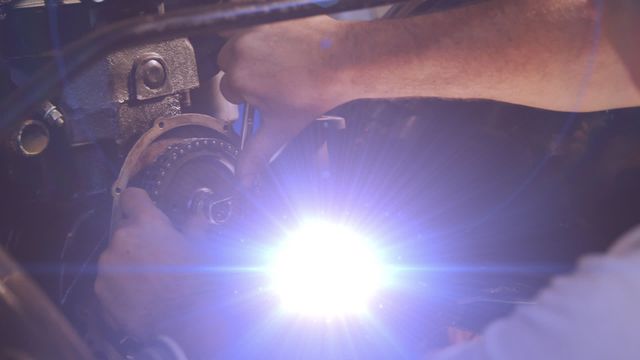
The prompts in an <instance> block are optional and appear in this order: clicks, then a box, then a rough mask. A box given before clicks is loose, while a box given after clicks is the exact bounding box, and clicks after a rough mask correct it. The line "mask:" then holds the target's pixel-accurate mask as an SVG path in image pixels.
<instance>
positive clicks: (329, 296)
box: [269, 221, 385, 317]
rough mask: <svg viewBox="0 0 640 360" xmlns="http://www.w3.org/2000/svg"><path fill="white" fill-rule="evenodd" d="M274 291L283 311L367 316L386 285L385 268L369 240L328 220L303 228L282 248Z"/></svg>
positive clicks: (274, 272) (275, 259)
mask: <svg viewBox="0 0 640 360" xmlns="http://www.w3.org/2000/svg"><path fill="white" fill-rule="evenodd" d="M272 260H273V262H272V264H271V266H270V269H269V270H270V277H271V286H272V288H271V289H272V290H273V291H274V292H275V294H276V295H277V296H278V297H279V299H280V301H281V305H282V308H283V310H285V311H286V312H292V313H296V314H299V315H309V316H318V317H334V316H342V315H353V314H362V313H366V311H367V307H368V304H369V301H370V300H371V298H372V297H373V295H375V293H376V292H377V291H378V290H380V288H381V287H382V285H383V284H384V282H385V274H384V267H383V265H382V264H381V262H380V259H379V257H378V254H377V253H376V251H375V250H374V249H373V248H372V244H370V243H369V242H368V241H367V239H365V238H364V237H362V236H361V235H359V234H357V233H356V232H354V231H352V230H350V229H348V228H346V227H344V226H340V225H336V224H332V223H329V222H325V221H313V222H307V223H305V224H303V225H302V226H301V227H300V228H299V229H298V230H297V231H295V232H293V233H291V234H290V236H289V237H288V238H287V239H286V240H285V241H284V242H283V243H282V244H281V246H280V247H279V248H278V249H277V250H276V252H275V254H274V257H273V259H272Z"/></svg>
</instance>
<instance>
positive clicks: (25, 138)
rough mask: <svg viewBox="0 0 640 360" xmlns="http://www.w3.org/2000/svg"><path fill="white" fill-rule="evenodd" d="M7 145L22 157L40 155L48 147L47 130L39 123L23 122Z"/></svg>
mask: <svg viewBox="0 0 640 360" xmlns="http://www.w3.org/2000/svg"><path fill="white" fill-rule="evenodd" d="M9 144H11V147H12V148H13V150H14V151H16V152H17V153H18V154H20V155H22V156H27V157H31V156H37V155H40V154H42V152H43V151H45V150H46V149H47V146H49V130H48V129H47V126H46V125H45V124H44V123H42V122H40V121H36V120H31V119H29V120H25V121H23V122H22V123H20V124H19V126H17V127H16V128H15V130H14V132H13V135H12V137H11V139H10V141H9Z"/></svg>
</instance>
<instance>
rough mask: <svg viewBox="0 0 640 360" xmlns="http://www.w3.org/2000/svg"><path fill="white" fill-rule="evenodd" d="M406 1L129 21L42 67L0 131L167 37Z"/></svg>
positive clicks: (300, 4)
mask: <svg viewBox="0 0 640 360" xmlns="http://www.w3.org/2000/svg"><path fill="white" fill-rule="evenodd" d="M401 1H402V0H327V1H318V0H276V1H268V2H264V1H261V2H256V1H254V2H240V3H225V4H219V5H206V6H198V7H194V8H191V9H185V10H181V11H176V12H172V13H168V14H165V15H148V16H142V17H136V18H132V19H128V20H125V21H122V22H119V23H116V24H113V25H111V26H107V27H105V28H103V29H100V30H98V31H96V32H94V33H92V34H90V35H88V36H86V37H84V38H83V39H81V40H79V41H77V42H75V43H73V44H71V45H69V46H68V47H67V48H66V49H65V51H64V52H63V53H62V54H59V55H58V58H57V59H56V63H58V64H64V66H63V67H56V65H55V64H54V63H51V64H49V65H48V66H45V67H44V68H43V69H41V70H40V71H39V72H38V73H37V74H36V75H35V76H34V77H33V78H32V79H31V80H30V81H29V83H28V85H26V86H24V87H22V88H21V89H19V90H18V91H16V92H14V93H13V94H12V95H11V96H9V97H8V98H6V99H5V100H4V101H3V102H2V103H1V104H0V114H2V117H1V118H0V128H5V127H6V126H7V125H10V124H12V123H15V122H16V121H19V120H20V119H21V118H22V117H23V116H26V115H27V114H29V112H30V111H31V110H32V106H33V105H34V104H38V103H40V102H42V101H44V100H45V99H47V98H48V97H49V96H50V95H51V94H52V93H53V91H54V90H55V89H56V88H57V87H58V86H59V85H60V84H62V82H63V81H68V80H69V79H70V78H72V77H73V76H75V75H76V74H78V73H79V72H81V71H82V70H83V69H84V68H86V67H87V66H89V65H91V64H92V63H93V62H95V61H96V60H98V59H100V58H102V57H104V56H106V55H107V54H109V53H110V52H112V51H114V50H117V49H121V48H125V47H129V46H133V45H137V44H140V43H145V42H149V41H158V40H164V39H168V38H175V37H182V36H191V35H196V34H199V33H204V32H212V33H213V32H220V31H225V30H234V29H238V28H243V27H248V26H254V25H260V24H266V23H271V22H276V21H282V20H290V19H296V18H302V17H307V16H313V15H320V14H329V13H335V12H340V11H347V10H355V9H360V8H366V7H373V6H379V5H386V4H392V3H397V2H401Z"/></svg>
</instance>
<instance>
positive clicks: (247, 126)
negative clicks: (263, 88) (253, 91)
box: [240, 103, 256, 150]
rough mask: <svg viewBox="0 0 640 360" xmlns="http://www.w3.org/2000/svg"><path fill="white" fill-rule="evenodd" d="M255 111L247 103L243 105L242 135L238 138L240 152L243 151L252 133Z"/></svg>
mask: <svg viewBox="0 0 640 360" xmlns="http://www.w3.org/2000/svg"><path fill="white" fill-rule="evenodd" d="M255 113H256V112H255V109H254V108H253V106H251V105H250V104H249V103H247V104H245V107H244V113H243V114H242V134H241V136H240V150H244V146H245V145H246V143H247V140H248V139H249V137H250V136H251V133H253V125H254V118H255V115H256V114H255Z"/></svg>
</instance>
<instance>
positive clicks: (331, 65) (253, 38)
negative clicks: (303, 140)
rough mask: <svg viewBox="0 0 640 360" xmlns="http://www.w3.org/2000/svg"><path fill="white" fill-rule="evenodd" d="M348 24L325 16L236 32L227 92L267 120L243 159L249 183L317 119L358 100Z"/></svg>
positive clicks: (227, 65)
mask: <svg viewBox="0 0 640 360" xmlns="http://www.w3.org/2000/svg"><path fill="white" fill-rule="evenodd" d="M349 26H350V23H346V22H338V21H336V20H333V19H331V18H329V17H326V16H318V17H313V18H308V19H303V20H295V21H288V22H283V23H276V24H270V25H264V26H259V27H255V28H252V29H250V30H247V31H244V32H241V33H238V34H236V35H234V36H233V37H231V39H230V40H229V41H228V42H227V44H225V46H224V47H223V48H222V50H221V52H220V54H219V57H218V62H219V65H220V68H221V69H222V70H223V71H224V72H225V76H224V77H223V79H222V84H221V89H222V93H223V94H224V95H225V97H226V98H227V99H229V100H230V101H232V102H235V103H239V102H242V101H246V102H248V103H250V104H252V105H254V106H256V107H258V109H260V111H261V112H262V114H263V119H264V122H263V124H262V126H261V128H260V130H259V131H258V133H257V135H256V136H255V138H253V139H251V141H250V142H249V143H248V144H247V148H246V150H245V151H244V152H243V153H242V154H241V156H240V159H239V163H238V168H237V173H238V177H239V179H240V181H241V183H242V185H244V186H245V187H247V186H251V185H252V184H253V180H254V178H255V176H256V175H257V174H258V173H259V172H260V171H261V170H262V169H263V168H264V167H265V166H266V164H267V162H268V160H269V159H270V158H271V156H272V155H273V154H275V153H276V152H277V151H278V150H279V149H280V148H281V147H282V146H284V145H285V144H286V143H287V142H288V141H289V140H291V139H292V138H293V137H294V136H295V135H297V134H298V133H299V132H300V131H302V129H304V128H305V127H306V126H307V125H309V123H311V122H312V121H313V120H314V119H315V118H316V117H318V116H319V115H322V114H323V113H324V112H326V111H328V110H331V109H332V108H334V107H336V106H338V105H340V104H342V103H344V102H347V101H350V100H353V99H352V91H351V84H352V82H353V81H352V74H351V68H352V66H350V62H352V60H353V59H350V58H349V57H350V56H349V55H348V54H347V50H348V49H347V48H348V46H346V37H347V35H348V28H349Z"/></svg>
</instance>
